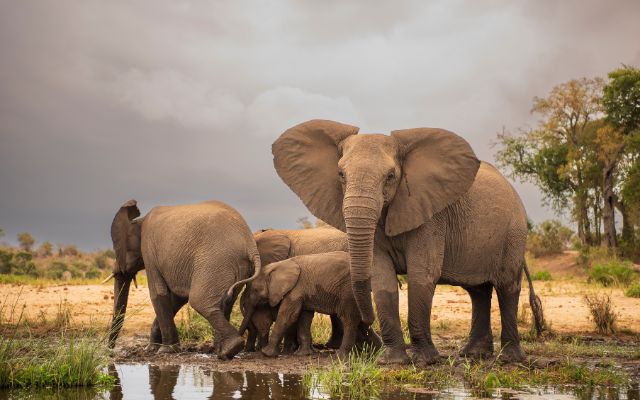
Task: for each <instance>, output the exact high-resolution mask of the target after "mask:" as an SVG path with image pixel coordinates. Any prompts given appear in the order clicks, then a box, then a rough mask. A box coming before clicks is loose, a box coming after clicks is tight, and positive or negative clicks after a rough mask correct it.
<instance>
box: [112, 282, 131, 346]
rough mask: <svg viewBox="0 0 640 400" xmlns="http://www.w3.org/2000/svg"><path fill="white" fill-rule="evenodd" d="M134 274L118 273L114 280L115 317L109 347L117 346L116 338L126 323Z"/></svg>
mask: <svg viewBox="0 0 640 400" xmlns="http://www.w3.org/2000/svg"><path fill="white" fill-rule="evenodd" d="M134 276H135V275H133V276H125V275H124V274H116V275H115V279H114V280H113V318H112V320H111V329H110V330H109V348H111V349H112V348H114V347H115V345H116V339H117V338H118V335H119V334H120V329H122V324H123V323H124V315H125V313H126V312H127V303H128V302H129V287H130V286H131V281H132V280H133V278H134Z"/></svg>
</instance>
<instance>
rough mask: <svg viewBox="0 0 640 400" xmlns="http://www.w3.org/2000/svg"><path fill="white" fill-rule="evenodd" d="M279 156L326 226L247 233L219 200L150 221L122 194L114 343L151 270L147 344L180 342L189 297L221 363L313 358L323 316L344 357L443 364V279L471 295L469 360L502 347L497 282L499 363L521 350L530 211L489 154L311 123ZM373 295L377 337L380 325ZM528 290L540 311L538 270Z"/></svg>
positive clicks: (426, 134)
mask: <svg viewBox="0 0 640 400" xmlns="http://www.w3.org/2000/svg"><path fill="white" fill-rule="evenodd" d="M272 153H273V156H274V166H275V169H276V172H277V173H278V175H279V176H280V177H281V178H282V180H283V181H284V182H285V183H286V184H287V185H288V186H289V187H290V188H291V190H293V192H295V193H296V194H297V195H298V197H300V199H301V200H302V202H303V203H304V204H305V205H306V207H307V208H308V209H309V211H310V212H311V213H312V214H313V215H314V216H316V217H317V218H319V219H321V220H323V221H325V222H327V223H328V224H329V225H331V226H332V227H333V228H331V227H326V228H316V229H308V230H262V231H259V232H256V233H254V234H252V233H251V231H250V230H249V227H248V226H247V224H246V222H245V221H244V219H243V218H242V216H240V214H238V212H237V211H235V210H234V209H233V208H232V207H230V206H228V205H226V204H224V203H221V202H218V201H208V202H203V203H199V204H191V205H180V206H166V207H155V208H153V209H152V210H151V211H150V212H149V213H148V214H147V215H145V216H144V217H140V211H139V210H138V208H137V205H136V202H135V200H130V201H128V202H126V203H125V204H123V205H122V206H121V207H120V209H119V210H118V212H117V213H116V216H115V218H114V220H113V224H112V226H111V237H112V240H113V245H114V250H115V253H116V263H115V267H114V270H113V275H112V276H113V277H114V278H115V280H114V282H115V283H114V313H113V320H112V329H111V334H110V341H109V343H110V345H111V346H114V345H115V341H116V338H117V336H118V333H119V331H120V328H121V326H122V323H123V320H124V315H125V312H126V307H127V299H128V293H129V286H130V284H131V281H132V280H134V279H135V276H136V273H137V272H139V271H140V270H142V269H145V270H146V274H147V279H148V286H149V293H150V297H151V302H152V304H153V308H154V311H155V313H156V319H155V320H154V321H153V325H152V328H151V333H150V340H149V345H148V346H147V350H148V351H157V352H173V351H176V350H177V348H178V346H179V339H178V332H177V329H176V325H175V322H174V317H175V315H176V313H177V312H178V311H179V310H180V308H181V307H182V306H184V305H185V304H186V303H187V302H188V303H189V304H190V305H191V307H193V309H194V310H196V311H197V312H198V313H200V314H201V315H202V316H203V317H204V318H206V319H207V321H209V323H210V324H211V326H212V328H213V329H214V332H215V340H214V347H215V351H216V353H217V355H218V357H219V358H221V359H231V358H233V356H234V355H236V354H237V353H238V352H240V351H241V350H242V349H243V348H245V349H246V350H247V351H255V350H256V349H260V350H261V351H262V353H263V354H265V355H266V356H276V355H277V354H278V353H279V352H280V351H281V346H282V348H283V349H284V350H288V351H296V353H297V354H300V355H307V354H310V353H311V352H312V343H311V334H310V332H311V321H312V319H313V315H314V313H316V312H318V313H322V314H327V315H330V316H331V322H332V336H331V339H330V340H329V342H328V343H327V346H328V347H331V348H337V349H338V353H339V354H340V355H342V356H344V355H346V354H347V353H348V352H349V351H350V350H351V348H352V347H353V346H354V345H356V344H361V343H368V344H370V345H371V346H374V347H379V346H382V347H383V352H382V356H381V358H380V362H381V363H407V362H409V361H410V360H411V361H413V362H414V363H415V364H416V365H420V366H424V365H428V364H431V363H433V362H435V361H437V359H438V358H439V354H438V350H437V349H436V347H435V346H434V343H433V340H432V337H431V328H430V314H431V306H432V299H433V295H434V291H435V286H436V284H449V285H456V286H461V287H462V288H464V289H465V290H466V291H467V292H468V293H469V296H470V297H471V304H472V320H471V332H470V335H469V340H468V341H467V343H466V345H465V346H464V347H463V348H462V350H461V354H462V355H464V356H469V357H488V356H490V355H491V354H492V353H493V336H492V332H491V321H490V317H491V298H492V293H493V290H494V289H495V291H496V293H497V298H498V303H499V307H500V316H501V324H502V329H501V338H500V339H501V347H502V350H501V357H502V359H503V360H505V361H521V360H522V359H523V358H524V353H523V351H522V348H521V346H520V339H519V335H518V330H517V312H518V301H519V296H520V289H521V282H522V272H523V271H525V273H526V276H527V278H529V274H528V271H527V266H526V262H525V257H524V253H525V244H526V237H527V217H526V212H525V210H524V207H523V205H522V202H521V200H520V198H519V197H518V194H517V193H516V191H515V190H514V189H513V187H512V186H511V185H510V184H509V182H508V181H507V180H506V179H505V178H504V177H503V176H502V175H501V174H500V172H498V171H497V170H496V169H495V168H494V167H493V166H491V165H490V164H488V163H485V162H480V161H479V160H478V159H477V157H476V155H475V154H474V152H473V150H472V149H471V147H470V145H469V144H468V143H467V142H466V141H465V140H464V139H463V138H461V137H460V136H458V135H456V134H454V133H452V132H449V131H446V130H443V129H432V128H419V129H407V130H399V131H393V132H392V133H391V135H381V134H366V135H362V134H361V135H358V128H356V127H353V126H350V125H345V124H341V123H338V122H333V121H327V120H312V121H308V122H305V123H302V124H299V125H297V126H294V127H292V128H290V129H288V130H287V131H285V132H284V133H283V134H282V135H281V136H280V137H279V138H278V139H277V140H276V141H275V142H274V143H273V146H272ZM334 228H335V229H334ZM398 275H406V277H407V282H408V327H409V334H410V340H411V343H410V347H409V349H407V346H406V345H405V342H404V339H403V333H402V330H401V325H400V313H399V293H398V281H397V276H398ZM243 289H244V291H243ZM241 291H242V292H243V294H242V296H241V299H240V308H241V310H242V313H243V316H244V318H243V321H242V324H241V326H240V328H239V329H236V328H235V327H234V326H233V325H231V324H230V323H229V319H230V315H231V309H232V307H233V305H234V303H235V301H236V299H237V297H238V295H239V293H240V292H241ZM372 295H373V301H374V302H375V304H376V314H377V317H378V320H379V323H380V330H381V331H380V334H381V339H380V337H379V336H378V334H377V333H376V332H374V330H373V329H372V327H371V326H372V323H373V322H374V319H375V315H374V308H373V301H372ZM529 296H530V303H531V305H532V308H533V311H534V316H535V317H536V320H539V318H540V313H541V310H540V309H539V307H537V306H536V305H537V304H538V302H537V301H536V298H535V294H534V292H533V286H532V284H531V280H530V279H529ZM536 326H537V325H536ZM246 330H248V334H247V340H246V341H245V339H244V338H243V336H244V332H245V331H246ZM407 350H409V354H410V355H411V358H409V355H408V354H407Z"/></svg>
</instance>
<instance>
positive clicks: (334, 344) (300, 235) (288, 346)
mask: <svg viewBox="0 0 640 400" xmlns="http://www.w3.org/2000/svg"><path fill="white" fill-rule="evenodd" d="M253 237H254V238H255V240H256V244H257V246H258V251H259V252H260V260H261V262H262V265H263V266H267V265H268V264H271V263H273V262H277V261H282V260H286V259H287V258H290V257H295V256H299V255H306V254H318V253H327V252H331V251H339V250H341V251H347V235H346V234H345V233H344V232H342V231H340V230H337V229H335V228H332V227H329V226H327V227H323V228H315V229H296V230H285V229H264V230H261V231H258V232H254V235H253ZM246 293H247V292H246V291H245V292H243V295H242V296H241V298H240V305H241V309H242V312H243V314H246V313H247V312H249V310H250V306H249V304H248V297H247V296H246ZM251 312H252V317H251V320H250V322H249V325H248V327H247V329H248V335H247V344H246V347H245V350H247V351H255V350H256V348H257V349H258V350H259V349H261V348H263V347H264V346H266V345H267V343H268V341H269V331H270V329H271V325H272V324H273V322H274V321H275V320H276V316H277V315H278V310H277V308H272V307H269V306H268V305H263V306H260V307H257V308H255V309H253V310H251ZM331 327H332V334H331V338H330V339H329V341H328V342H327V343H326V345H325V346H326V347H328V348H331V349H337V348H338V347H340V342H341V341H342V324H340V320H339V319H338V318H337V317H336V316H335V315H332V316H331ZM296 331H297V329H295V328H294V329H292V330H291V331H290V332H288V333H287V334H285V336H284V351H285V352H293V351H295V350H296V348H297V347H298V343H297V339H296V335H297V334H296ZM256 340H257V342H258V343H257V346H256Z"/></svg>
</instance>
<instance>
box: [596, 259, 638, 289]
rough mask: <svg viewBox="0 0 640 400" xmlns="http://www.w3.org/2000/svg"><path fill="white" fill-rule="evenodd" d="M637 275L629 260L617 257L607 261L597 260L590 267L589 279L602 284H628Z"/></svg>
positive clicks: (606, 285) (607, 285)
mask: <svg viewBox="0 0 640 400" xmlns="http://www.w3.org/2000/svg"><path fill="white" fill-rule="evenodd" d="M634 277H635V271H634V270H633V268H632V267H631V263H630V262H629V261H620V260H618V259H616V258H614V259H611V260H609V261H606V262H597V263H594V264H593V266H592V267H591V268H590V269H589V281H590V282H597V283H599V284H601V285H602V286H605V287H609V286H627V285H629V284H630V283H631V282H632V281H633V278H634Z"/></svg>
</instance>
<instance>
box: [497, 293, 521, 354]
mask: <svg viewBox="0 0 640 400" xmlns="http://www.w3.org/2000/svg"><path fill="white" fill-rule="evenodd" d="M496 293H497V294H498V303H499V304H500V320H501V322H502V333H501V337H500V342H501V345H502V349H501V359H502V360H504V361H506V362H520V361H522V360H524V358H525V356H524V352H523V351H522V347H521V346H520V335H519V334H518V321H517V319H518V301H519V300H520V285H519V284H517V285H508V286H504V287H496Z"/></svg>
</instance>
